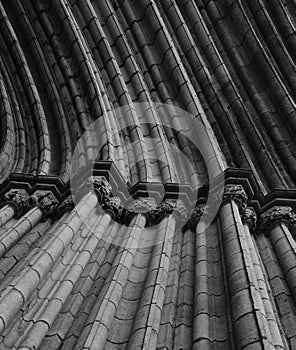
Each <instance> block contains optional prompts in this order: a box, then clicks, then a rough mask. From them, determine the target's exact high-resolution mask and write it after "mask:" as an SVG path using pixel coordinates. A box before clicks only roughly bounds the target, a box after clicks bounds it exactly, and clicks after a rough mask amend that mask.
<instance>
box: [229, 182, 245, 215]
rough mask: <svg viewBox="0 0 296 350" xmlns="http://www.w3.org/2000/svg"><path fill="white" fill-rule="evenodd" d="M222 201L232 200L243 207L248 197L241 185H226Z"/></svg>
mask: <svg viewBox="0 0 296 350" xmlns="http://www.w3.org/2000/svg"><path fill="white" fill-rule="evenodd" d="M223 200H224V201H230V200H234V201H235V202H236V203H237V204H238V205H239V207H240V209H243V208H245V207H246V204H247V200H248V197H247V195H246V192H245V190H244V188H243V186H242V185H226V186H225V188H224V194H223Z"/></svg>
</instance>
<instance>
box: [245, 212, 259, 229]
mask: <svg viewBox="0 0 296 350" xmlns="http://www.w3.org/2000/svg"><path fill="white" fill-rule="evenodd" d="M242 222H243V224H245V225H248V226H249V229H250V230H251V231H254V230H255V227H256V223H257V215H256V212H255V210H254V209H253V208H251V207H248V208H245V209H244V210H243V213H242Z"/></svg>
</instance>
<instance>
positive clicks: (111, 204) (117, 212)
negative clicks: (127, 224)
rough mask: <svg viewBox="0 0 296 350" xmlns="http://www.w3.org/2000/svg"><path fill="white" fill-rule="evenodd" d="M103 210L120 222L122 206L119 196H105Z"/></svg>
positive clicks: (122, 214)
mask: <svg viewBox="0 0 296 350" xmlns="http://www.w3.org/2000/svg"><path fill="white" fill-rule="evenodd" d="M102 208H103V210H104V211H105V212H106V213H108V214H110V216H111V218H112V219H113V220H115V221H117V222H120V223H122V220H123V219H124V208H123V204H122V201H121V200H120V198H119V197H111V198H107V199H106V200H105V201H104V202H103V204H102Z"/></svg>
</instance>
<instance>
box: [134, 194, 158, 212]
mask: <svg viewBox="0 0 296 350" xmlns="http://www.w3.org/2000/svg"><path fill="white" fill-rule="evenodd" d="M156 207H157V204H156V201H155V199H154V198H150V197H140V198H138V199H135V200H134V201H133V202H132V203H131V204H130V205H129V206H128V210H129V211H130V212H133V213H147V212H149V211H151V210H154V209H156Z"/></svg>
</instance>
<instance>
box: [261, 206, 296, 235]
mask: <svg viewBox="0 0 296 350" xmlns="http://www.w3.org/2000/svg"><path fill="white" fill-rule="evenodd" d="M295 221H296V216H295V213H294V212H293V210H292V208H291V207H280V206H274V207H272V208H270V209H269V210H267V211H266V212H264V213H263V214H261V215H260V218H259V222H258V233H266V232H267V231H269V230H271V229H272V228H274V227H275V226H276V225H278V224H279V223H286V224H287V225H290V224H292V223H294V222H295Z"/></svg>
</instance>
